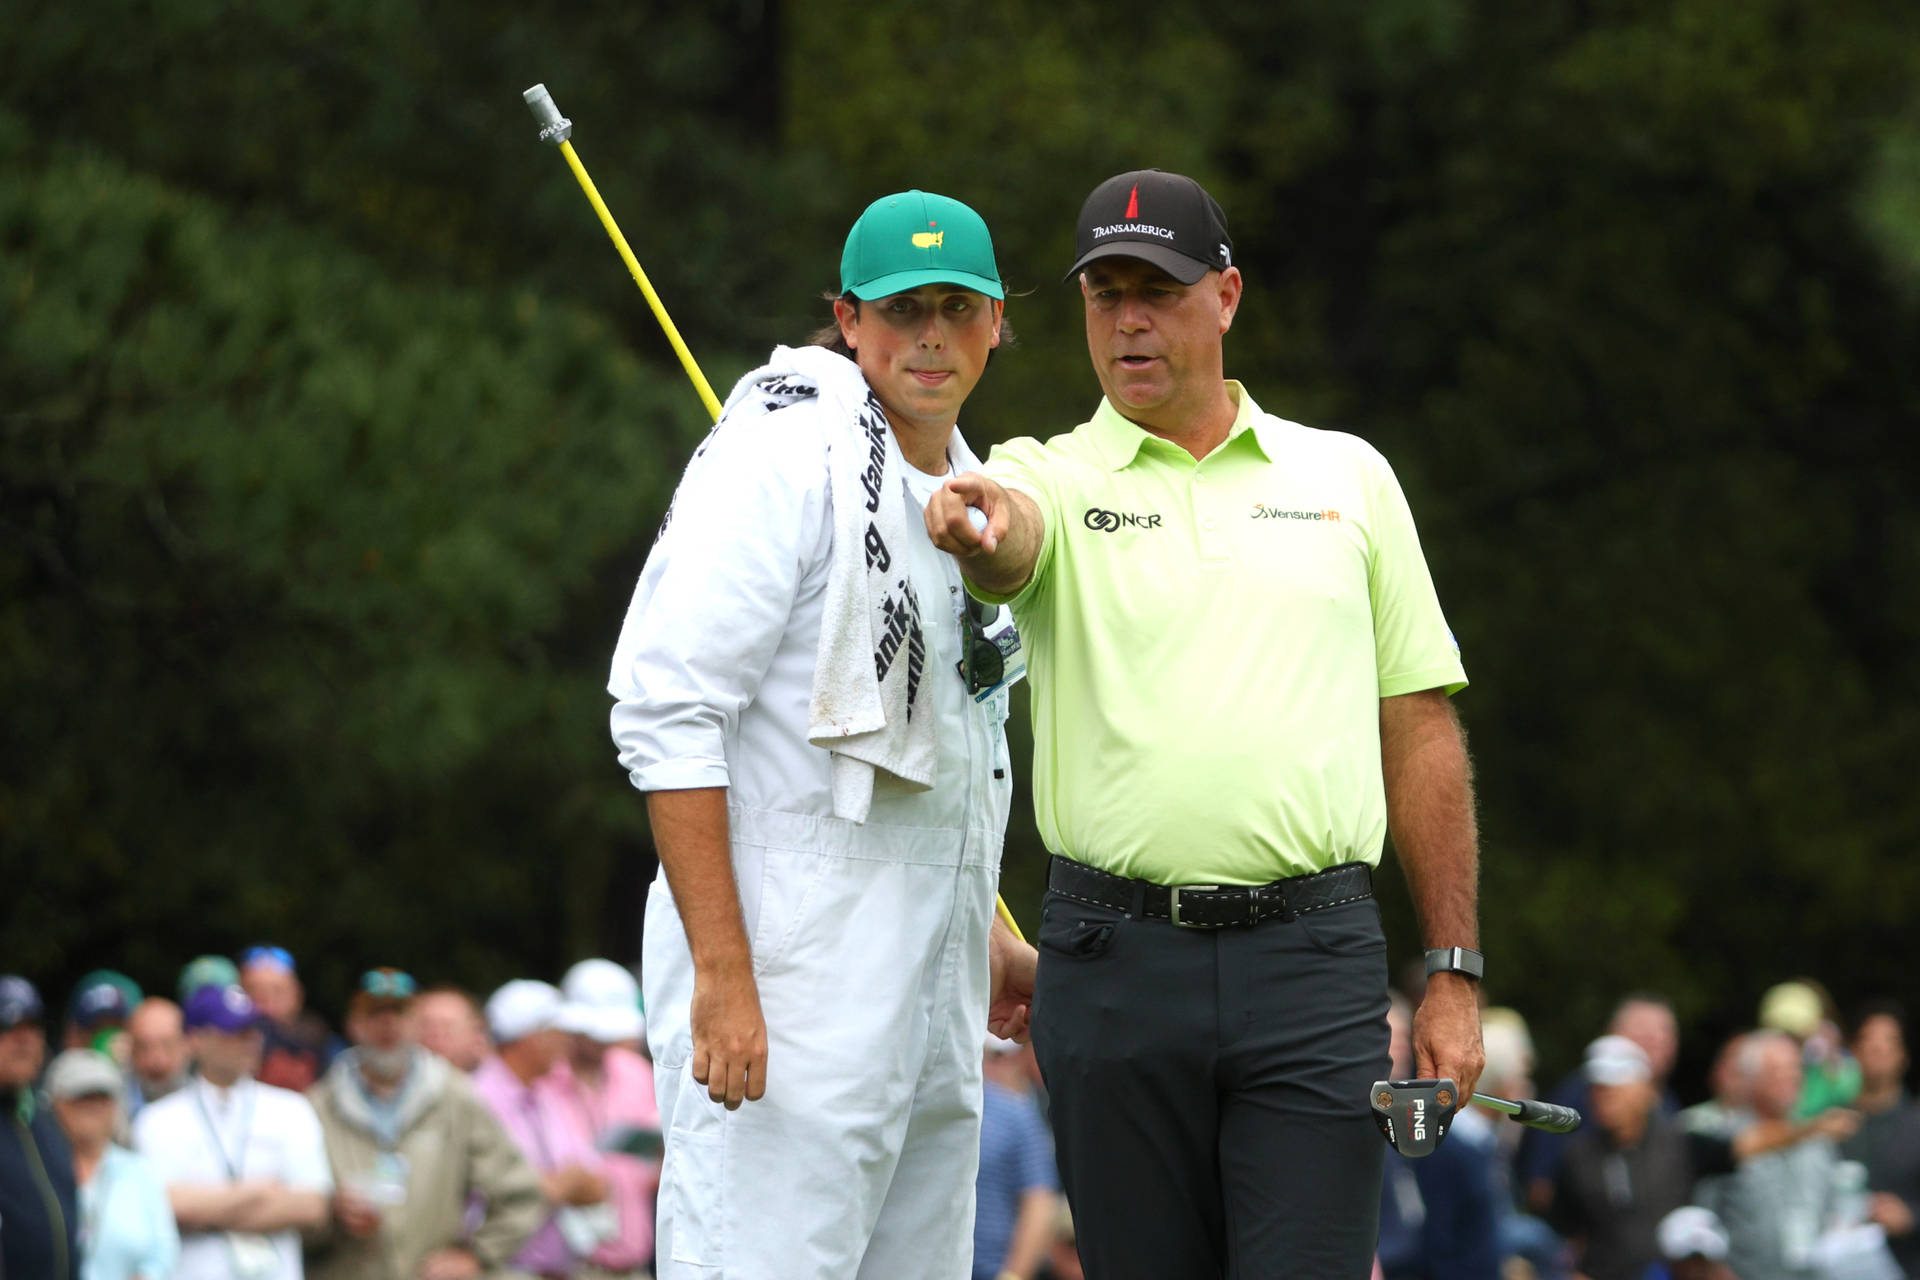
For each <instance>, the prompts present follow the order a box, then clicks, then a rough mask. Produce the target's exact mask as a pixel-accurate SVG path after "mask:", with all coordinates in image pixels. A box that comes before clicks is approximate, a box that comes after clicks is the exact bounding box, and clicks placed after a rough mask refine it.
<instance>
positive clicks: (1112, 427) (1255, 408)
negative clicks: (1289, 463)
mask: <svg viewBox="0 0 1920 1280" xmlns="http://www.w3.org/2000/svg"><path fill="white" fill-rule="evenodd" d="M1227 395H1228V397H1229V398H1231V399H1232V400H1233V402H1234V405H1235V407H1236V408H1237V410H1238V412H1237V413H1236V414H1235V415H1234V419H1233V425H1232V426H1231V427H1229V428H1227V441H1228V442H1229V443H1231V442H1232V441H1234V440H1236V439H1238V438H1239V437H1240V436H1242V435H1245V434H1247V433H1248V432H1251V433H1252V435H1253V442H1254V445H1255V447H1256V448H1258V449H1259V450H1260V452H1261V453H1262V454H1264V455H1265V456H1266V458H1267V459H1268V461H1272V459H1273V456H1274V448H1273V446H1274V441H1272V440H1270V439H1268V438H1267V437H1268V433H1269V432H1270V430H1271V429H1270V428H1267V427H1266V426H1264V424H1263V423H1261V422H1260V421H1259V419H1260V417H1261V413H1260V406H1259V405H1257V404H1255V403H1254V402H1253V397H1252V396H1250V395H1248V394H1247V389H1246V388H1245V387H1243V386H1241V385H1240V384H1239V383H1238V382H1236V381H1234V380H1233V379H1232V378H1228V379H1227ZM1081 430H1082V431H1085V432H1086V433H1087V439H1088V441H1089V442H1090V443H1091V444H1092V445H1093V450H1094V454H1095V455H1096V456H1097V457H1098V458H1099V459H1100V461H1101V464H1102V465H1104V466H1105V467H1106V469H1107V470H1109V471H1124V470H1125V469H1126V468H1127V467H1129V466H1131V465H1133V460H1134V459H1135V458H1137V457H1138V456H1139V455H1140V450H1141V448H1142V447H1143V446H1144V445H1145V444H1146V442H1147V441H1148V440H1153V439H1158V438H1159V437H1157V436H1155V435H1154V434H1153V433H1152V432H1150V431H1147V430H1145V429H1144V428H1142V427H1140V426H1139V425H1138V424H1136V423H1133V422H1131V421H1129V420H1128V419H1127V418H1126V416H1125V415H1124V414H1122V413H1121V412H1120V411H1119V410H1118V409H1116V408H1114V407H1113V402H1112V401H1111V400H1109V399H1107V398H1106V397H1105V396H1102V397H1101V398H1100V407H1099V408H1098V409H1096V410H1094V413H1093V417H1092V418H1091V419H1090V420H1089V421H1088V422H1087V424H1086V425H1085V426H1084V427H1082V428H1081Z"/></svg>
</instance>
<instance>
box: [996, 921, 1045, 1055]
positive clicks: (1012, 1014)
mask: <svg viewBox="0 0 1920 1280" xmlns="http://www.w3.org/2000/svg"><path fill="white" fill-rule="evenodd" d="M987 961H988V965H989V967H990V969H991V971H992V975H993V987H992V991H993V995H992V1003H991V1004H989V1005H988V1006H987V1030H989V1031H991V1032H993V1034H995V1035H997V1036H1004V1037H1006V1038H1007V1039H1009V1040H1017V1041H1019V1042H1020V1043H1021V1044H1025V1043H1026V1042H1027V1019H1028V1017H1029V1015H1030V1014H1031V1012H1032V1009H1033V975H1034V971H1035V969H1036V968H1037V966H1038V965H1039V962H1040V953H1039V952H1038V951H1035V950H1034V949H1033V948H1032V947H1031V946H1029V945H1028V944H1026V943H1024V942H1022V941H1020V940H1019V939H1018V938H1016V937H1014V936H1013V935H1012V934H1011V933H1009V932H1007V930H1006V927H1005V926H1004V925H1002V924H1001V923H1000V922H999V921H997V920H996V921H995V922H994V928H993V932H992V933H990V934H988V935H987Z"/></svg>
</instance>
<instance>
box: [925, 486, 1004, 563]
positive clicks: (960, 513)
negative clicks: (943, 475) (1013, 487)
mask: <svg viewBox="0 0 1920 1280" xmlns="http://www.w3.org/2000/svg"><path fill="white" fill-rule="evenodd" d="M970 512H975V513H978V514H977V515H973V514H969V513H970ZM982 517H984V519H985V523H986V527H985V528H981V527H979V526H977V525H976V524H975V523H974V521H975V520H976V519H979V518H982ZM926 520H927V536H928V537H929V538H932V539H933V545H934V546H936V547H938V548H940V549H941V550H942V551H945V552H946V553H947V554H949V555H955V556H960V557H962V558H966V557H970V556H977V555H982V554H984V555H992V554H993V552H994V551H995V550H996V549H997V548H998V547H999V545H1000V539H1002V538H1004V537H1006V536H1007V528H1008V526H1009V525H1010V524H1011V522H1012V520H1013V506H1012V503H1011V501H1010V500H1009V499H1008V497H1007V491H1006V490H1005V489H1002V488H1001V487H1000V486H999V485H998V484H996V483H994V482H993V481H992V480H989V479H987V478H986V477H985V476H983V475H981V474H980V473H979V472H978V471H969V472H967V473H966V474H965V475H958V476H954V477H953V478H952V479H950V480H948V481H947V482H946V483H945V484H943V485H941V486H940V488H939V489H938V490H937V491H936V492H935V493H934V495H933V497H931V498H929V499H928V500H927V511H926Z"/></svg>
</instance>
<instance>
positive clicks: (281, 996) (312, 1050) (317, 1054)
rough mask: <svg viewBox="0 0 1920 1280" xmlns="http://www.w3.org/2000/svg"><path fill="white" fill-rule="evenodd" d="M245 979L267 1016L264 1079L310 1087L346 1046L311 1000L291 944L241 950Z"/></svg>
mask: <svg viewBox="0 0 1920 1280" xmlns="http://www.w3.org/2000/svg"><path fill="white" fill-rule="evenodd" d="M240 985H241V986H243V987H245V988H246V990H247V995H248V996H249V997H250V998H251V999H252V1000H253V1004H254V1007H255V1008H257V1009H258V1010H260V1013H261V1015H262V1016H263V1017H264V1018H265V1019H266V1023H265V1026H266V1035H267V1038H266V1044H265V1047H264V1048H263V1049H262V1050H261V1058H260V1083H262V1084H271V1085H277V1086H278V1087H280V1088H282V1089H292V1090H293V1091H294V1092H296V1093H304V1092H305V1091H306V1090H308V1089H310V1088H312V1087H313V1082H314V1081H316V1080H318V1079H319V1078H320V1077H321V1076H323V1075H325V1074H326V1071H327V1068H328V1067H330V1066H332V1065H333V1059H334V1057H335V1056H336V1055H337V1054H338V1053H339V1052H340V1051H341V1050H342V1049H344V1048H345V1047H346V1046H345V1045H344V1044H343V1043H342V1042H341V1040H340V1037H339V1036H337V1035H335V1034H334V1033H333V1031H332V1030H331V1029H330V1028H329V1027H328V1026H327V1024H326V1023H325V1022H324V1021H323V1020H322V1019H321V1017H320V1015H319V1014H317V1013H314V1012H313V1011H311V1010H310V1009H308V1008H307V1007H306V1006H307V989H306V988H305V987H304V986H302V985H301V983H300V973H299V970H297V969H296V968H294V964H293V954H292V953H291V952H289V951H288V950H287V949H286V948H285V947H274V946H259V947H249V948H247V949H246V950H245V951H243V952H242V953H241V954H240Z"/></svg>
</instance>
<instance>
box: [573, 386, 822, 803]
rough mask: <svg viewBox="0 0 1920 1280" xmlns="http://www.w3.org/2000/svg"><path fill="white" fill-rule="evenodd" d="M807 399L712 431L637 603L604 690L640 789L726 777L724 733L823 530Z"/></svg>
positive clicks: (721, 782)
mask: <svg viewBox="0 0 1920 1280" xmlns="http://www.w3.org/2000/svg"><path fill="white" fill-rule="evenodd" d="M811 412H812V410H811V409H810V408H806V407H802V408H795V409H788V410H783V411H781V412H777V413H772V414H768V415H766V416H765V417H761V418H750V419H747V420H745V421H741V422H734V423H728V424H727V425H725V426H723V427H721V428H720V429H718V430H716V431H715V432H714V433H713V434H712V435H711V436H709V437H708V438H707V442H706V444H705V445H703V446H702V450H701V452H700V453H699V454H697V455H696V456H695V458H694V461H693V462H692V463H691V464H690V465H689V466H688V468H687V472H686V475H685V476H684V477H683V478H682V479H681V481H680V488H679V490H678V492H676V493H675V495H674V499H673V506H672V508H671V509H670V511H669V513H668V517H667V524H666V526H665V527H664V528H663V529H662V531H661V534H660V537H659V539H658V540H657V541H656V542H655V543H654V547H653V551H652V554H651V555H649V556H648V557H647V565H646V568H645V570H644V571H643V572H642V573H641V575H640V583H639V586H638V587H637V588H636V590H635V592H634V596H633V602H632V604H631V605H630V606H629V608H628V610H627V619H626V624H625V626H624V627H623V628H622V629H621V632H620V642H619V645H618V647H617V648H616V649H615V651H614V659H613V673H612V676H611V677H610V679H609V682H608V692H610V693H611V694H613V696H614V699H615V702H614V708H613V713H612V717H611V721H612V730H613V739H614V742H615V744H616V745H617V746H618V747H619V753H620V763H621V764H622V765H623V766H625V768H626V770H627V774H628V776H629V777H630V778H631V779H632V780H633V785H634V786H635V787H638V788H639V789H640V790H642V791H675V790H685V789H688V788H693V787H724V786H727V785H728V783H729V775H728V771H727V761H726V743H727V740H728V738H729V737H730V736H731V735H732V733H733V731H734V728H735V726H736V725H737V723H738V721H739V717H740V713H741V711H742V710H744V709H745V708H746V707H747V705H748V704H749V703H750V702H752V701H753V698H754V696H755V694H756V693H757V692H758V691H759V688H760V682H761V680H762V679H764V678H765V676H766V673H767V667H768V666H769V664H771V662H772V661H773V655H774V652H775V650H776V649H778V647H779V644H780V640H781V637H782V636H783V635H784V634H785V632H786V629H787V620H788V617H789V615H790V614H791V613H792V610H793V603H794V599H795V597H796V595H797V594H798V592H799V589H800V583H801V579H802V578H803V577H804V575H805V573H806V571H807V569H808V568H809V567H810V566H811V563H812V561H813V559H814V558H815V555H816V553H817V552H818V550H819V548H820V545H821V543H822V540H823V539H830V538H831V521H830V512H829V510H828V502H829V499H828V496H827V483H826V477H827V469H826V454H825V446H824V443H823V442H822V441H821V439H820V437H819V434H818V432H817V431H816V430H814V429H813V428H812V427H811V425H810V423H808V422H806V421H805V420H803V419H802V418H800V417H799V416H798V415H800V414H803V413H811Z"/></svg>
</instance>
